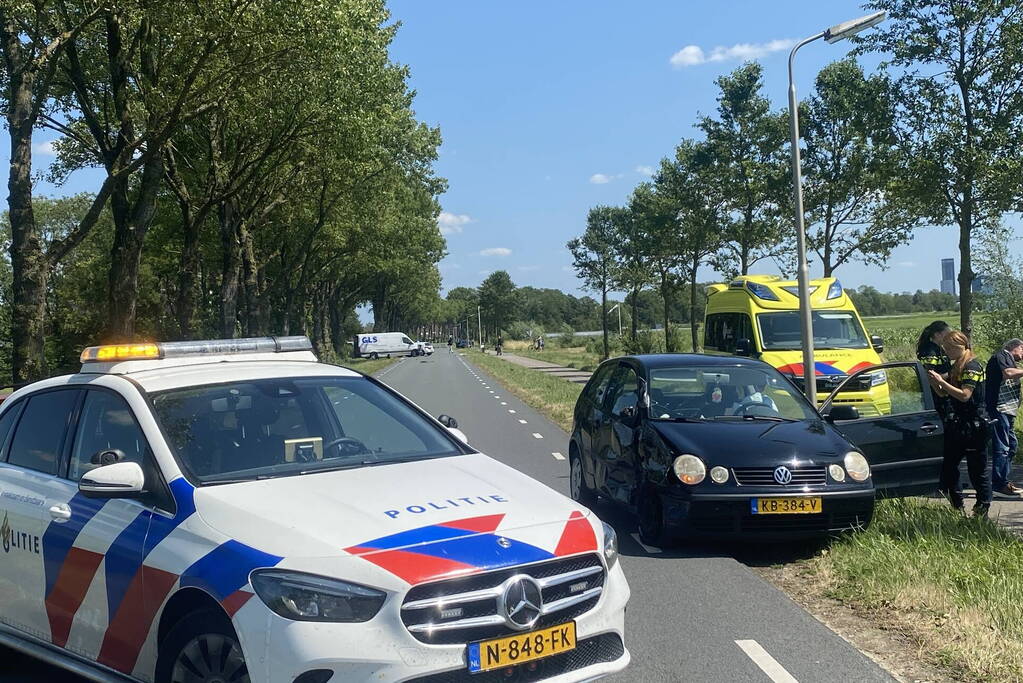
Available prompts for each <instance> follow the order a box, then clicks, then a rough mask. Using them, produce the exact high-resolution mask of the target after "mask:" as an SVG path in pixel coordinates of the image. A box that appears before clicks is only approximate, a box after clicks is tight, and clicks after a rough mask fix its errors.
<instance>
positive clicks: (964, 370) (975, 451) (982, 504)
mask: <svg viewBox="0 0 1023 683" xmlns="http://www.w3.org/2000/svg"><path fill="white" fill-rule="evenodd" d="M942 348H943V349H944V350H945V354H946V355H947V356H948V358H949V360H950V361H951V363H952V368H951V370H950V371H949V374H948V379H945V378H944V377H942V376H941V375H940V374H938V373H937V372H936V371H935V370H928V371H927V374H928V377H929V379H930V381H931V387H932V388H933V389H934V390H935V391H936V392H937V393H938V395H939V396H948V397H950V398H951V399H952V405H951V410H950V412H949V413H948V417H947V419H946V420H945V454H944V460H943V461H942V463H941V485H940V487H939V490H940V491H941V492H942V493H944V494H945V495H947V496H948V499H949V502H950V503H951V504H952V507H954V508H956V509H957V510H961V509H962V508H963V490H962V487H961V485H960V483H959V463H960V462H962V460H963V458H964V457H965V458H966V466H967V469H968V471H969V473H970V482H971V483H972V484H973V488H974V489H975V490H976V491H977V502H976V504H974V506H973V514H974V515H977V516H987V513H988V510H989V509H990V507H991V461H990V460H988V457H987V440H988V436H989V431H990V427H989V425H988V421H987V414H986V410H985V406H984V403H985V400H984V395H985V394H984V366H983V365H981V364H980V361H978V360H977V355H976V354H975V353H974V352H973V349H971V348H970V340H969V338H968V337H967V336H966V335H965V334H963V333H962V332H960V331H959V330H952V331H951V332H949V333H948V334H946V335H945V338H944V340H943V341H942Z"/></svg>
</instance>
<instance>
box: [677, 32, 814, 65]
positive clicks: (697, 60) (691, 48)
mask: <svg viewBox="0 0 1023 683" xmlns="http://www.w3.org/2000/svg"><path fill="white" fill-rule="evenodd" d="M795 44H796V41H794V40H792V39H790V38H780V39H777V40H771V41H768V42H766V43H736V44H735V45H718V46H717V47H715V48H714V49H712V50H711V51H710V53H709V54H708V53H706V52H704V51H703V48H702V47H700V46H699V45H686V46H685V47H684V48H682V49H681V50H679V51H678V52H676V53H675V54H673V55H672V56H671V59H670V60H669V61H670V62H671V65H672V66H673V67H675V68H676V69H682V68H684V67H687V66H696V65H699V64H706V63H707V62H726V61H745V60H749V59H760V58H761V57H766V56H767V55H769V54H771V53H772V52H780V51H782V50H788V49H789V48H791V47H792V46H793V45H795Z"/></svg>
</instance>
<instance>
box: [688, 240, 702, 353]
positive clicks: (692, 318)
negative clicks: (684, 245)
mask: <svg viewBox="0 0 1023 683" xmlns="http://www.w3.org/2000/svg"><path fill="white" fill-rule="evenodd" d="M699 265H700V261H699V259H694V260H693V270H692V272H691V273H690V275H689V330H690V334H692V336H693V353H696V352H697V351H699V350H700V349H699V339H698V333H699V327H700V324H699V323H698V322H697V321H696V269H697V268H698V267H699Z"/></svg>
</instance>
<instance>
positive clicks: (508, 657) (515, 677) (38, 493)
mask: <svg viewBox="0 0 1023 683" xmlns="http://www.w3.org/2000/svg"><path fill="white" fill-rule="evenodd" d="M82 360H83V365H82V370H81V372H80V373H79V374H76V375H70V376H65V377H56V378H53V379H48V380H45V381H42V382H37V383H35V384H33V385H31V386H28V387H25V388H23V389H20V390H19V391H17V392H15V393H14V394H12V395H11V396H10V397H9V398H8V399H7V400H6V401H4V403H3V404H2V406H0V519H2V522H0V531H2V553H0V642H2V643H4V644H6V645H9V646H13V647H15V648H18V649H21V650H23V651H26V652H28V653H30V654H33V655H35V656H38V657H41V658H44V659H47V660H49V661H51V662H53V663H55V664H57V665H60V666H63V667H66V668H68V669H72V670H75V671H78V672H79V673H82V674H83V675H85V676H87V677H89V678H91V679H93V680H100V681H103V680H142V681H153V680H155V681H157V682H158V683H192V682H204V683H214V682H217V683H221V682H228V681H230V682H233V683H241V682H244V681H252V682H261V683H282V682H295V683H327V682H328V681H333V682H334V683H340V682H342V681H344V682H347V681H369V680H374V681H422V682H436V683H441V682H444V683H447V682H453V681H463V680H464V681H469V680H471V681H474V682H476V681H491V680H502V681H505V680H512V681H539V680H545V681H548V680H549V681H577V680H586V679H591V678H597V677H600V676H601V675H603V674H606V673H610V672H613V671H618V670H621V669H622V668H624V667H625V666H626V664H627V663H628V661H629V653H628V652H627V651H626V649H625V646H624V642H623V639H622V636H623V621H624V613H625V604H626V602H627V600H628V598H629V588H628V585H627V583H626V581H625V577H624V575H623V574H622V570H621V567H620V566H619V563H618V562H617V548H616V541H615V537H614V532H613V531H612V530H611V529H610V527H608V526H606V525H603V524H601V522H600V521H599V520H597V519H596V518H595V517H594V516H593V515H592V514H591V513H589V512H588V511H587V510H586V509H585V508H583V507H579V506H578V505H576V504H574V503H572V502H571V501H570V500H568V499H567V498H565V497H563V496H560V495H558V494H556V493H554V492H553V491H551V490H550V489H548V488H547V487H545V486H543V485H541V484H539V483H537V482H536V481H534V480H532V479H530V478H528V477H526V476H525V475H523V474H520V473H519V472H517V471H516V470H514V469H511V468H509V467H506V466H505V465H502V464H500V463H498V462H496V461H494V460H492V459H490V458H488V457H487V456H485V455H483V454H481V453H477V452H475V451H474V450H473V449H472V448H470V447H468V446H467V445H466V444H465V443H464V442H463V440H460V439H459V438H456V437H458V436H459V435H460V434H461V433H460V432H457V430H453V429H445V428H444V427H442V426H441V425H440V424H439V423H438V422H437V421H436V420H433V419H432V418H430V417H429V416H428V415H426V414H425V413H424V412H422V411H421V410H420V409H418V408H417V407H415V406H414V405H412V404H411V403H409V402H408V401H406V400H405V399H403V398H402V397H401V396H399V395H397V394H396V393H394V392H393V391H391V390H390V389H388V388H386V387H384V386H383V385H381V384H379V383H378V382H376V381H375V380H373V379H371V378H368V377H364V376H362V375H359V374H357V373H355V372H352V371H349V370H346V369H343V368H339V367H335V366H330V365H323V364H320V363H318V362H316V358H315V356H314V355H313V353H312V352H311V346H310V345H309V341H308V340H307V339H306V338H304V337H284V338H264V339H236V340H225V341H207V342H176V343H167V344H136V345H122V346H104V347H93V348H90V349H87V350H86V351H85V352H83V354H82Z"/></svg>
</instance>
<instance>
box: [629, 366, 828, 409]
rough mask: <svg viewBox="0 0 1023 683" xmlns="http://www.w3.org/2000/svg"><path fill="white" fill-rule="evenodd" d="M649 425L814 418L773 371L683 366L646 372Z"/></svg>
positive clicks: (796, 394)
mask: <svg viewBox="0 0 1023 683" xmlns="http://www.w3.org/2000/svg"><path fill="white" fill-rule="evenodd" d="M647 391H648V392H649V398H650V419H652V420H665V421H674V422H690V421H694V420H696V421H702V420H719V419H739V418H745V419H758V418H766V419H774V420H778V419H781V420H809V419H814V418H817V417H818V415H817V413H816V411H814V410H813V408H811V407H810V404H808V403H807V402H806V400H805V399H804V398H803V397H802V396H801V395H800V394H799V393H798V392H796V390H795V389H794V388H793V386H792V385H791V384H790V383H789V382H788V381H787V380H786V379H785V378H784V377H782V376H781V375H780V374H779V373H778V372H777V371H776V370H775V369H774V368H769V367H741V366H722V365H711V366H686V367H674V368H655V369H652V370H650V384H649V388H648V389H647Z"/></svg>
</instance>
